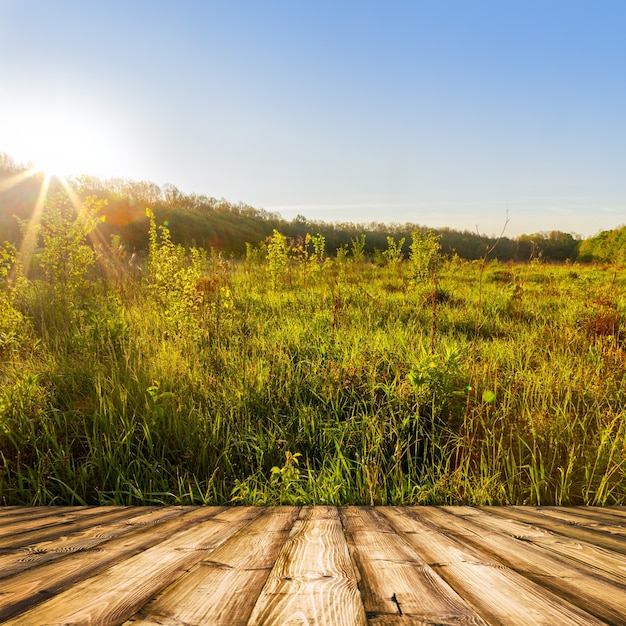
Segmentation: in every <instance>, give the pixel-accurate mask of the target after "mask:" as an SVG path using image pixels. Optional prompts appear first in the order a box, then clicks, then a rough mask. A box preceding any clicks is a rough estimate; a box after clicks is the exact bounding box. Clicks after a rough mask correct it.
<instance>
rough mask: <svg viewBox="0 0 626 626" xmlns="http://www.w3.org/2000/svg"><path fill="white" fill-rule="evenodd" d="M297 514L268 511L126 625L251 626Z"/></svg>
mask: <svg viewBox="0 0 626 626" xmlns="http://www.w3.org/2000/svg"><path fill="white" fill-rule="evenodd" d="M298 512H299V511H298V508H297V507H272V508H268V509H265V510H264V512H263V515H262V516H260V517H258V518H257V519H255V520H254V521H252V522H250V524H248V525H247V526H246V527H245V528H243V529H242V530H241V531H239V532H238V533H236V534H235V535H233V536H232V537H230V539H228V540H227V541H226V542H224V543H223V544H222V545H221V546H219V547H218V548H216V549H215V550H214V551H213V552H211V553H210V555H209V557H208V558H206V559H203V560H202V561H200V562H199V563H198V564H197V565H195V566H194V567H193V569H191V570H190V571H189V572H187V573H185V574H184V575H183V576H181V577H180V578H179V579H178V580H177V581H176V582H175V583H174V584H172V585H170V586H169V587H168V588H167V589H166V590H165V591H164V592H163V593H162V594H160V595H159V596H158V597H157V598H156V599H155V600H153V601H152V602H150V603H149V604H148V605H147V606H145V607H144V608H143V609H142V610H141V611H140V612H139V613H138V614H137V615H135V616H134V617H133V618H131V619H130V620H129V621H128V622H126V624H129V625H130V624H135V625H137V624H142V623H150V624H155V623H156V624H172V625H178V624H186V625H189V626H191V625H192V624H208V623H210V624H214V625H215V626H238V625H245V624H247V622H248V619H249V618H250V615H251V613H252V610H253V608H254V605H255V603H256V601H257V598H258V597H259V594H260V593H261V589H262V588H263V585H264V584H265V582H266V580H267V577H268V575H269V573H270V571H271V569H272V567H273V566H274V563H275V562H276V558H277V556H278V553H279V552H280V550H281V548H282V547H283V544H284V543H285V541H286V540H287V537H288V536H289V533H290V531H291V528H292V526H293V523H294V521H295V519H296V518H297V517H298Z"/></svg>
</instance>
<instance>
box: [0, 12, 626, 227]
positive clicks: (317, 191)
mask: <svg viewBox="0 0 626 626" xmlns="http://www.w3.org/2000/svg"><path fill="white" fill-rule="evenodd" d="M624 32H626V2H624V1H623V0H619V1H611V0H590V1H585V2H582V1H577V0H568V1H561V0H553V1H551V0H542V1H541V2H538V1H534V0H524V1H517V0H510V1H507V0H499V1H497V2H496V1H487V0H473V1H470V0H428V1H426V0H412V1H411V0H404V1H397V0H385V1H382V0H381V1H377V2H372V1H367V0H360V1H359V2H353V1H352V0H346V1H341V0H335V1H334V2H327V1H326V0H317V1H315V2H313V1H308V0H291V1H287V0H275V1H271V0H267V1H265V0H255V1H252V0H250V1H243V0H229V1H228V2H224V1H223V0H222V1H221V2H213V1H212V0H207V1H202V2H200V1H197V2H192V1H185V0H179V1H177V2H171V1H167V2H162V1H150V2H148V1H143V0H137V1H132V0H126V1H125V2H120V1H117V0H113V1H108V2H91V1H86V0H83V1H78V0H72V1H70V0H55V1H54V2H52V1H48V0H0V59H2V63H1V64H0V151H4V152H8V153H9V154H11V155H13V156H14V157H15V158H16V159H17V160H32V161H35V162H38V161H44V162H46V163H48V164H49V163H50V162H51V161H52V162H53V166H54V167H57V166H58V167H59V168H60V169H61V170H63V171H65V172H66V173H73V174H77V173H80V172H88V173H92V174H96V175H100V176H103V177H108V176H114V175H115V176H123V177H127V178H132V179H135V180H150V181H153V182H156V183H158V184H160V185H162V184H164V183H166V182H169V183H172V184H174V185H176V186H177V187H178V188H179V189H181V190H182V191H185V192H188V193H191V192H194V193H198V194H206V195H209V196H216V197H225V198H227V199H228V200H230V201H233V202H238V201H242V202H245V203H248V204H250V205H252V206H255V207H258V208H265V209H268V210H276V211H278V212H280V213H281V214H282V215H283V216H284V217H286V218H287V219H291V218H293V217H295V216H296V215H297V214H298V213H300V214H303V215H305V216H306V217H307V218H309V219H311V220H324V221H352V222H370V221H382V222H401V223H403V222H406V221H410V222H414V223H418V224H423V225H426V226H431V227H440V226H448V227H451V228H456V229H469V230H473V231H474V230H476V229H478V230H479V231H480V232H481V233H485V234H494V233H499V232H500V230H501V229H502V227H503V225H504V222H505V219H506V216H507V211H508V217H509V223H508V226H507V229H506V234H507V235H509V236H516V235H519V234H521V233H531V232H537V231H545V230H552V229H556V230H562V231H565V232H574V233H578V234H581V235H583V236H588V235H593V234H595V233H597V232H598V231H599V230H602V229H609V228H614V227H616V226H618V225H620V224H623V223H625V222H626V37H625V36H624ZM55 161H56V163H55Z"/></svg>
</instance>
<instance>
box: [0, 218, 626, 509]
mask: <svg viewBox="0 0 626 626" xmlns="http://www.w3.org/2000/svg"><path fill="white" fill-rule="evenodd" d="M85 234H87V233H85ZM151 236H152V238H151V248H150V255H149V258H148V259H147V261H146V262H145V263H144V266H143V269H137V267H133V268H126V269H124V267H123V265H124V264H125V263H126V262H127V259H126V257H124V255H121V256H120V255H118V256H117V257H116V259H115V263H116V265H115V271H111V263H112V261H111V258H110V257H109V258H108V259H105V258H101V259H100V263H99V264H94V265H93V266H89V267H85V268H84V272H83V273H82V274H81V276H79V277H76V276H75V275H74V274H68V276H69V277H73V278H72V280H75V282H74V283H73V287H72V292H71V293H72V301H71V302H68V300H67V298H66V297H64V295H63V294H61V293H59V291H58V289H59V286H58V285H59V283H58V282H57V283H55V282H54V281H51V280H50V277H47V276H46V275H45V273H41V274H39V275H37V274H35V275H34V277H32V278H30V279H29V280H26V279H21V280H18V281H15V280H13V281H11V280H9V279H8V272H6V273H5V274H6V275H5V277H4V279H3V282H2V292H1V295H0V314H1V317H0V502H2V503H3V504H91V503H99V504H153V503H163V504H218V503H220V504H223V503H250V504H276V503H296V504H306V503H330V504H345V503H364V504H406V505H408V504H435V503H448V504H461V503H469V504H623V503H624V502H625V500H626V471H625V470H626V467H625V463H626V426H625V418H626V369H625V365H626V348H625V346H624V338H625V337H624V328H623V319H624V313H625V311H626V301H625V300H624V296H623V295H622V294H624V293H625V292H624V287H625V282H626V280H625V278H624V276H623V274H622V273H620V274H615V273H614V272H613V271H612V270H611V269H608V270H603V269H599V268H592V267H579V266H563V267H554V266H542V265H528V266H515V265H511V266H508V265H507V266H503V265H497V264H484V263H480V262H474V263H470V262H463V261H460V260H459V259H454V260H452V261H447V262H445V263H443V264H440V265H439V266H438V267H437V269H436V271H437V277H436V278H437V280H436V282H434V283H433V281H431V280H429V278H428V277H427V276H423V275H418V274H416V272H415V271H414V268H413V269H412V267H411V263H410V262H409V261H402V262H396V261H397V260H396V259H395V257H394V262H393V263H387V264H386V265H385V264H380V265H375V264H373V263H368V262H363V261H362V260H360V259H357V261H354V260H353V259H352V258H351V257H350V256H349V255H348V256H346V255H345V254H343V255H340V256H339V259H338V260H331V259H328V258H327V259H325V260H324V259H323V258H322V255H321V254H320V251H319V250H318V251H317V255H316V256H315V258H313V259H311V258H307V256H306V255H304V256H303V255H302V254H300V255H299V256H298V259H297V260H294V259H288V262H287V263H285V264H283V263H282V262H281V261H280V260H279V261H276V259H274V261H273V262H272V264H271V265H270V262H269V261H268V260H263V258H262V256H261V255H259V257H258V258H256V259H252V260H250V261H247V262H239V261H233V262H225V261H224V260H222V259H220V258H219V256H216V255H211V254H202V253H200V252H194V253H193V255H190V253H189V251H185V250H182V249H181V248H179V247H177V246H174V245H173V244H171V242H170V241H169V239H168V236H167V231H166V229H161V230H159V229H158V228H157V227H156V225H154V223H153V224H152V229H151ZM431 243H432V242H431ZM57 244H58V242H57ZM318 244H319V242H318ZM70 245H72V244H70ZM76 245H78V244H76ZM279 253H280V250H279V252H277V253H276V254H279ZM7 259H9V257H8V256H7ZM9 260H10V259H9ZM9 260H7V263H6V264H5V265H6V266H7V267H8V266H9V264H10V263H9ZM13 260H14V261H15V259H13ZM107 260H108V263H109V270H108V271H105V270H104V269H103V268H105V266H106V264H105V263H104V261H107ZM55 271H57V268H56V266H55ZM62 296H63V297H62Z"/></svg>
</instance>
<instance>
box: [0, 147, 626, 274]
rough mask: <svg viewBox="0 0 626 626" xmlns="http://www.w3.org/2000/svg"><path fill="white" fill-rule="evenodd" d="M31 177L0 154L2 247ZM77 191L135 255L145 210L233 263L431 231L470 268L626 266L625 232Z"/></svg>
mask: <svg viewBox="0 0 626 626" xmlns="http://www.w3.org/2000/svg"><path fill="white" fill-rule="evenodd" d="M29 169H30V168H29V167H28V166H25V165H20V164H17V163H15V161H14V160H13V159H12V158H11V157H10V156H9V155H7V154H4V153H0V241H2V240H8V241H11V242H13V243H18V244H19V242H20V239H21V228H20V220H27V219H29V218H30V217H31V216H32V215H33V212H34V210H35V207H36V206H37V202H38V198H39V195H40V190H41V188H42V183H43V179H44V175H43V174H41V173H34V174H29ZM70 184H71V186H72V188H73V189H75V190H76V193H77V194H78V196H80V197H86V196H97V197H98V198H99V199H104V200H106V202H107V204H106V207H105V209H104V211H103V215H104V216H105V218H106V219H105V221H104V222H103V223H102V224H101V225H100V226H99V229H100V231H101V234H102V235H103V236H104V237H105V238H106V239H108V238H109V237H110V236H112V235H117V236H118V237H119V240H120V242H121V243H123V244H124V245H125V246H126V248H127V249H128V250H129V251H131V252H141V251H144V250H146V249H147V247H148V219H147V217H146V208H147V207H150V208H151V209H152V210H153V211H154V214H155V216H156V219H157V221H158V222H160V223H167V224H168V226H169V229H170V233H171V238H172V241H173V242H175V243H180V244H182V245H185V246H196V247H201V248H206V249H213V250H215V251H217V252H221V253H222V254H223V255H224V256H226V257H230V256H233V257H239V258H241V257H244V256H245V255H246V250H247V246H246V244H249V245H252V246H256V245H257V244H259V243H261V242H263V241H265V240H266V239H267V238H268V237H270V236H271V235H272V233H273V231H274V229H276V230H278V231H280V232H281V233H282V234H283V235H285V236H286V237H288V238H291V239H292V240H293V241H294V242H298V241H300V240H301V239H303V238H304V237H306V235H307V233H310V234H312V235H314V234H318V233H319V234H322V235H323V236H324V237H325V241H326V250H327V252H328V253H329V254H331V255H333V254H334V253H335V251H336V250H337V249H341V248H344V247H346V246H350V244H351V242H352V241H354V240H356V239H357V238H360V237H361V235H365V253H366V254H367V255H368V256H369V257H370V258H376V256H377V254H378V255H379V254H380V251H382V250H385V249H387V246H388V242H387V237H393V238H394V239H395V240H396V241H398V242H399V241H401V240H402V239H403V238H404V239H405V242H406V243H405V245H404V251H405V252H407V251H408V244H409V243H410V241H411V233H412V232H413V231H415V230H420V231H424V232H425V231H429V230H432V231H433V232H434V233H436V234H438V235H439V236H440V239H439V242H440V244H441V249H442V252H443V254H445V255H449V256H452V255H454V254H457V255H458V256H459V257H461V258H463V259H468V260H472V259H482V258H484V257H485V254H486V252H487V251H490V253H489V258H490V259H497V260H499V261H502V262H510V261H512V262H529V261H533V260H535V259H537V260H541V261H545V262H566V261H579V262H591V263H593V262H597V263H620V264H622V263H626V226H621V227H619V228H616V229H614V230H610V231H604V232H601V233H600V234H598V235H596V236H594V237H591V238H588V239H580V238H577V237H575V236H573V235H572V234H570V233H564V232H560V231H550V232H539V233H533V234H528V235H521V236H519V237H516V238H509V237H507V236H506V230H505V232H504V234H503V236H502V237H500V238H495V237H486V236H482V235H480V234H479V233H477V232H471V231H468V230H465V231H458V230H454V229H452V228H439V229H430V228H428V227H427V226H424V225H420V224H412V223H405V224H398V223H380V222H369V223H358V224H354V223H351V222H333V223H328V222H316V221H311V220H308V219H307V218H306V217H305V216H301V215H299V216H298V217H296V218H295V219H293V220H290V221H288V220H285V219H283V218H282V217H281V216H280V215H279V214H278V213H272V212H269V211H266V210H264V209H257V208H254V207H251V206H249V205H247V204H244V203H242V202H238V203H233V202H229V201H227V200H224V199H223V198H221V199H217V198H213V197H209V196H204V195H198V194H195V193H192V194H186V193H183V192H182V191H180V190H179V189H177V188H176V187H175V186H174V185H170V184H167V185H164V186H162V187H159V186H158V185H156V184H154V183H151V182H143V181H141V182H137V181H134V180H128V179H123V178H111V179H107V180H100V179H97V178H93V177H89V176H81V177H77V178H75V179H72V180H71V181H70ZM61 190H62V185H61V183H60V182H59V181H57V180H56V179H52V180H51V181H50V189H49V193H52V194H53V193H55V192H56V191H61ZM16 218H17V219H16ZM496 243H497V245H495V244H496Z"/></svg>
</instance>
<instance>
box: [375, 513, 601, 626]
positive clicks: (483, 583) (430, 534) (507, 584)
mask: <svg viewBox="0 0 626 626" xmlns="http://www.w3.org/2000/svg"><path fill="white" fill-rule="evenodd" d="M420 511H421V509H419V510H411V512H408V511H407V510H406V509H403V508H400V507H381V509H380V513H381V515H383V516H384V517H385V518H386V519H387V520H388V521H389V523H390V525H391V526H392V527H393V528H394V529H395V530H396V532H397V533H398V534H399V536H400V537H402V539H404V540H405V541H406V542H407V543H408V544H409V545H411V546H412V547H413V548H414V549H415V550H416V551H417V552H418V553H419V554H420V555H421V556H423V558H424V559H425V560H426V562H427V563H429V564H430V565H431V566H432V567H433V568H434V569H435V571H436V572H437V574H438V575H440V576H441V577H442V578H443V579H444V580H446V582H447V583H448V584H449V585H450V587H451V588H453V589H454V590H455V591H456V592H457V593H458V594H459V595H460V596H461V597H463V598H464V599H465V600H466V601H467V602H468V603H469V604H470V605H471V606H473V607H474V608H475V610H476V612H477V613H479V614H480V615H481V616H482V617H483V618H484V619H485V620H486V621H487V622H489V623H492V624H530V623H532V624H537V625H540V624H546V625H550V626H566V625H567V626H591V625H593V624H596V625H599V624H603V623H604V622H601V621H600V620H597V619H596V618H594V617H593V616H591V615H589V614H588V613H586V612H585V611H582V610H580V609H578V608H577V607H575V606H572V605H571V603H569V602H566V601H565V600H563V599H562V598H560V597H558V596H556V595H554V594H553V593H551V592H550V591H547V590H545V589H543V588H542V587H541V586H540V585H538V584H537V583H535V582H533V581H530V580H528V579H527V578H525V577H524V576H522V575H520V574H518V573H517V572H515V571H513V570H511V569H509V568H507V567H503V566H502V565H501V564H500V563H498V562H497V561H495V560H493V559H492V558H490V557H488V556H486V555H485V554H483V553H482V552H481V551H479V550H477V549H475V548H472V547H471V546H468V545H466V544H465V543H463V542H461V541H459V540H457V539H454V538H452V537H450V536H448V535H446V534H443V533H442V532H441V531H440V530H439V529H438V528H437V527H436V526H434V525H431V524H429V523H428V522H426V521H424V520H423V519H422V518H421V515H420Z"/></svg>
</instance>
